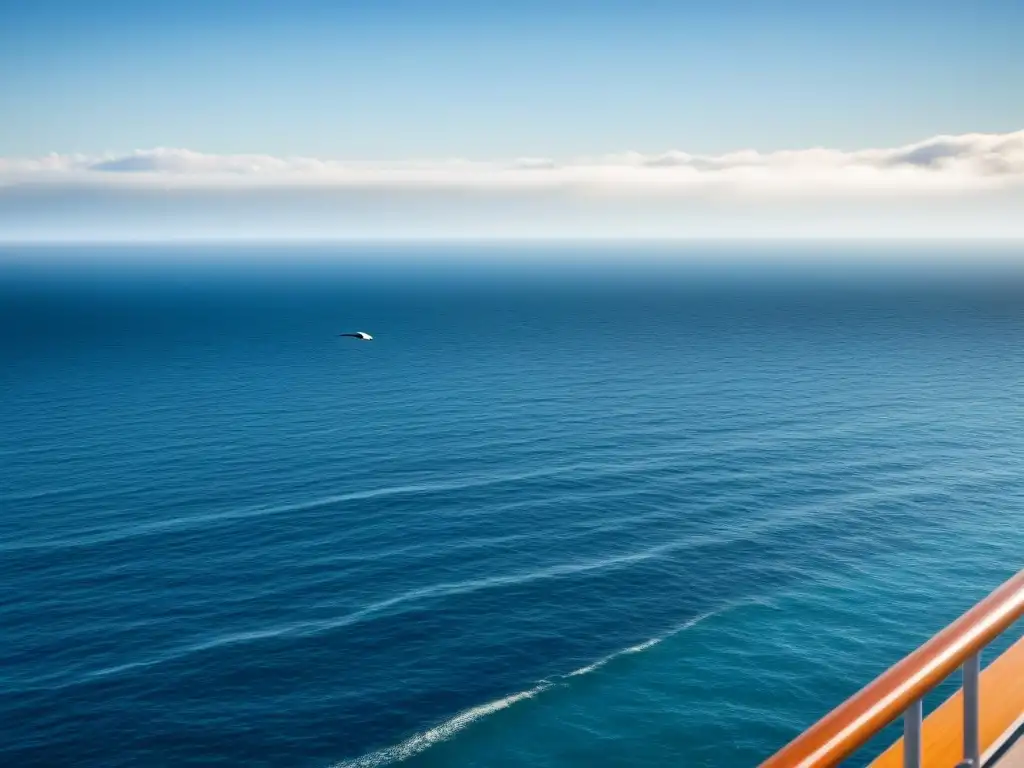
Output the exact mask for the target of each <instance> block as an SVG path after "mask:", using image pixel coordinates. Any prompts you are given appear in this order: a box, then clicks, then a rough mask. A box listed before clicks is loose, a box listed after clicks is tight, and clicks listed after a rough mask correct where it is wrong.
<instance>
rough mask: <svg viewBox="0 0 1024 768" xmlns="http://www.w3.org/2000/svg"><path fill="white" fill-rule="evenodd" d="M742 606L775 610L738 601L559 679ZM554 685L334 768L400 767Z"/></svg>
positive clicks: (459, 717) (469, 713)
mask: <svg viewBox="0 0 1024 768" xmlns="http://www.w3.org/2000/svg"><path fill="white" fill-rule="evenodd" d="M741 605H767V606H772V605H773V603H772V602H771V601H770V600H766V599H764V598H756V597H755V598H749V599H746V600H738V601H736V602H734V603H729V604H727V605H723V606H722V607H721V608H718V609H716V610H713V611H708V612H707V613H702V614H700V615H698V616H694V617H693V618H690V619H687V620H686V621H684V622H683V623H682V624H680V625H679V626H677V627H674V628H672V629H670V630H669V631H668V632H665V633H664V634H662V635H659V636H658V637H652V638H651V639H650V640H645V641H644V642H642V643H637V644H636V645H631V646H630V647H629V648H623V649H622V650H621V651H616V652H615V653H611V654H608V655H607V656H605V657H604V658H602V659H598V660H597V661H595V662H594V663H593V664H588V665H587V666H585V667H580V668H579V669H577V670H575V671H573V672H570V673H569V674H567V675H565V676H564V678H560V679H563V680H568V679H569V678H572V677H579V676H581V675H587V674H590V673H591V672H593V671H595V670H597V669H600V668H601V667H603V666H605V665H606V664H608V663H609V662H611V661H612V660H614V659H617V658H619V657H620V656H628V655H630V654H634V653H642V652H643V651H646V650H647V649H649V648H653V647H654V646H655V645H657V644H658V643H661V642H663V641H665V640H667V639H669V638H670V637H673V636H674V635H678V634H679V633H680V632H685V631H686V630H687V629H690V628H691V627H694V626H696V625H697V624H700V623H701V622H702V621H705V620H706V619H710V618H711V617H712V616H718V615H720V614H723V613H726V612H728V611H731V610H732V609H734V608H738V607H740V606H741ZM553 685H554V684H553V683H551V682H549V681H547V680H545V681H542V682H541V683H539V684H537V685H536V686H534V687H533V688H530V689H529V690H527V691H522V692H520V693H513V694H512V695H510V696H506V697H505V698H503V699H496V700H495V701H491V702H488V703H487V704H482V705H480V706H478V707H473V708H472V709H467V710H465V711H464V712H460V713H459V714H457V715H456V716H455V717H453V718H451V719H450V720H446V721H445V722H443V723H441V724H440V725H438V726H435V727H434V728H431V729H430V730H428V731H424V732H423V733H418V734H416V735H415V736H411V737H410V738H408V739H406V740H405V741H403V742H402V743H401V744H396V745H394V746H391V747H385V748H384V749H380V750H377V751H376V752H370V753H368V754H365V755H363V756H362V757H357V758H354V759H351V760H343V761H341V762H340V763H335V764H334V765H333V766H332V767H331V768H381V767H382V766H386V765H391V764H393V763H400V762H402V761H403V760H408V759H409V758H410V757H413V756H414V755H418V754H419V753H421V752H423V751H424V750H427V749H429V748H430V747H432V746H434V745H435V744H439V743H440V742H442V741H447V740H448V739H450V738H451V737H452V736H454V735H455V734H456V733H458V732H459V731H461V730H462V729H463V728H466V727H467V726H469V725H470V724H472V723H473V722H475V721H477V720H479V719H480V718H483V717H487V716H488V715H491V714H493V713H495V712H498V711H500V710H502V709H507V708H508V707H511V706H512V705H513V704H515V703H516V702H519V701H523V700H525V699H532V698H533V697H534V696H536V695H538V694H539V693H543V692H544V691H546V690H547V689H549V688H551V687H552V686H553Z"/></svg>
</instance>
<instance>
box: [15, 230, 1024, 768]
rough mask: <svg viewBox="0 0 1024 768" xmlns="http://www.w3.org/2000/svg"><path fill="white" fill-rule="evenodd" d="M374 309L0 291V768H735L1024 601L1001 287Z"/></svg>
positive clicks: (333, 282)
mask: <svg viewBox="0 0 1024 768" xmlns="http://www.w3.org/2000/svg"><path fill="white" fill-rule="evenodd" d="M143 251H144V249H143ZM145 257H146V253H145V252H143V253H141V254H140V258H143V259H144V258H145ZM371 272H372V271H366V272H359V271H358V270H356V271H345V270H336V271H332V270H327V269H321V268H314V267H310V268H309V269H308V270H306V271H303V270H302V269H295V270H293V271H289V272H288V273H287V275H284V276H281V277H280V279H278V278H277V277H275V276H274V274H273V272H272V271H270V272H266V273H264V272H260V271H258V270H257V271H255V272H254V273H252V274H250V273H247V272H245V271H244V270H243V268H242V267H240V266H238V267H233V268H229V269H226V270H222V271H216V270H205V269H204V268H201V267H196V266H194V265H193V266H191V267H187V268H186V267H184V266H178V267H173V268H172V267H167V271H166V272H160V271H159V270H157V271H154V272H153V273H152V274H151V273H149V272H145V271H141V272H136V271H132V270H131V269H128V268H126V267H119V268H118V269H114V268H110V269H106V270H97V271H96V272H95V273H89V276H88V279H85V278H83V277H82V276H81V275H78V276H76V277H75V278H74V279H72V278H66V279H65V278H61V277H60V276H55V275H54V274H51V273H47V272H45V270H41V271H32V270H28V271H17V270H9V271H7V272H4V271H3V270H2V269H0V316H2V319H3V321H4V322H3V325H4V328H5V329H6V331H5V334H4V338H3V340H2V341H0V387H2V392H3V398H2V403H0V626H2V628H3V629H2V631H0V723H2V725H0V734H2V737H3V738H2V739H0V764H3V765H11V766H72V765H74V766H97V767H98V766H103V767H104V768H111V767H115V766H141V765H144V766H165V765H166V766H182V765H203V766H212V765H246V766H256V765H267V766H311V767H312V766H319V767H320V768H329V767H330V766H335V767H336V768H370V767H376V766H385V765H391V764H395V763H402V764H403V765H408V766H450V767H456V766H487V767H488V768H504V767H505V766H508V767H509V768H513V767H518V766H523V767H525V766H530V767H531V768H561V767H562V766H581V765H583V766H590V767H593V768H603V767H604V766H627V765H628V766H661V765H669V764H676V765H685V766H752V765H755V764H757V763H758V762H759V761H760V760H762V759H763V758H764V757H766V756H767V755H768V754H770V753H771V752H772V751H773V750H774V749H776V748H778V747H779V746H781V745H782V744H783V743H785V742H786V741H788V740H789V739H790V738H791V737H792V736H794V735H795V734H796V733H798V732H799V731H800V730H801V729H802V728H804V727H806V726H807V725H808V724H810V723H811V722H812V721H813V720H815V719H816V718H817V717H819V716H820V715H822V714H823V713H824V712H826V711H827V710H828V709H829V708H831V707H832V706H833V705H834V704H836V703H838V702H839V701H841V700H842V699H843V698H844V697H846V696H847V695H849V694H851V693H852V692H854V691H855V690H856V689H857V688H859V687H860V686H861V685H863V684H864V683H866V682H868V681H869V680H870V679H871V678H872V677H873V676H875V675H876V674H878V673H879V672H881V671H882V670H884V669H885V668H886V667H887V666H888V665H890V664H891V663H893V662H894V661H896V660H897V659H898V658H899V657H901V656H902V655H903V654H905V653H907V652H908V651H910V650H912V649H913V648H914V647H915V646H916V645H917V644H918V643H920V642H921V641H923V640H924V639H926V638H927V637H928V636H929V635H931V634H932V633H934V632H935V631H937V630H938V629H939V628H941V627H942V626H943V625H944V624H945V623H947V622H948V621H950V620H951V619H953V618H955V617H956V616H957V615H958V614H959V613H960V612H962V611H963V610H965V609H966V608H968V607H969V606H970V605H972V604H973V603H974V602H975V601H976V600H978V599H979V598H980V597H982V596H983V595H985V594H986V593H987V592H988V591H990V590H991V589H992V588H994V587H995V586H997V585H998V584H999V583H1000V582H1001V581H1002V580H1004V579H1005V578H1007V577H1008V576H1010V575H1011V574H1013V573H1014V572H1016V571H1017V570H1018V569H1019V568H1020V567H1021V554H1022V552H1024V472H1022V469H1024V406H1022V403H1024V344H1022V343H1021V339H1024V280H1020V279H1017V280H1008V281H1002V282H1000V283H999V284H998V285H993V284H991V283H943V284H941V285H939V284H929V285H927V286H923V285H916V284H914V283H912V282H909V283H905V284H902V283H901V284H899V285H898V286H897V285H889V286H888V287H885V286H883V287H881V288H880V287H879V286H878V285H876V284H874V283H870V282H864V283H857V284H855V285H848V284H844V283H841V282H838V281H832V282H827V281H825V282H822V281H817V282H815V281H804V282H801V281H794V282H793V283H792V284H781V283H780V284H772V285H771V286H766V285H760V284H757V283H750V284H746V283H744V284H739V283H733V282H729V281H728V280H723V281H718V282H715V281H704V282H701V281H700V280H698V279H697V278H694V277H693V276H692V275H687V274H685V273H682V272H675V271H672V270H669V269H667V268H665V271H664V272H662V273H659V274H658V276H657V279H651V280H647V281H645V280H641V279H637V280H632V281H615V280H609V281H606V282H601V281H596V280H591V281H582V282H574V281H573V280H572V279H568V278H564V276H563V278H560V279H558V280H556V279H553V278H552V279H550V280H546V281H541V282H531V280H527V279H523V280H519V281H517V280H506V279H504V278H501V277H500V276H497V277H496V276H494V275H490V276H487V275H481V276H479V279H476V280H470V279H462V280H448V279H447V278H445V277H444V276H443V275H442V276H439V277H437V278H436V279H433V280H426V279H423V278H422V275H421V274H420V273H417V276H416V278H415V279H413V278H408V279H403V277H402V273H401V271H396V272H395V273H388V274H385V275H380V274H376V273H372V274H371ZM537 279H538V280H541V279H540V278H537ZM351 330H368V331H370V332H371V333H373V334H374V336H375V338H376V340H375V341H374V342H373V343H370V344H366V343H360V342H355V341H352V340H350V339H338V338H337V337H336V336H335V334H336V333H338V332H341V331H351ZM998 647H999V646H998V645H997V646H996V649H998ZM951 684H952V683H951ZM948 687H949V686H948V685H947V686H946V687H945V688H944V689H943V691H948ZM941 693H942V691H940V692H939V694H936V696H935V697H932V698H934V699H935V701H937V700H938V699H939V698H941ZM935 701H932V700H931V699H930V700H929V706H932V705H934V703H935ZM883 742H884V739H879V740H877V741H876V743H875V744H873V745H872V747H871V748H870V749H868V750H867V751H866V752H865V753H864V755H863V756H862V758H861V759H866V756H868V755H870V753H871V750H872V749H874V750H877V748H878V746H880V745H881V744H882V743H883Z"/></svg>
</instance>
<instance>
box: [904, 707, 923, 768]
mask: <svg viewBox="0 0 1024 768" xmlns="http://www.w3.org/2000/svg"><path fill="white" fill-rule="evenodd" d="M923 719H924V707H923V701H922V700H921V699H918V700H917V701H915V702H914V703H913V704H911V705H910V706H909V707H907V711H906V712H904V713H903V768H921V721H922V720H923Z"/></svg>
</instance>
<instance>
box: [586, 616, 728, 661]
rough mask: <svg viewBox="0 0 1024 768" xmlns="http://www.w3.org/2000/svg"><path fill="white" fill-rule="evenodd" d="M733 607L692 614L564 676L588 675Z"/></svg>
mask: <svg viewBox="0 0 1024 768" xmlns="http://www.w3.org/2000/svg"><path fill="white" fill-rule="evenodd" d="M733 607H735V606H733V605H729V606H726V607H724V608H719V609H718V610H715V611H708V612H707V613H702V614H700V615H699V616H694V617H693V618H692V619H687V620H686V621H684V622H683V623H682V624H680V625H679V626H678V627H675V628H674V629H671V630H669V631H668V632H666V633H665V634H664V635H660V636H658V637H652V638H651V639H650V640H645V641H644V642H642V643H638V644H636V645H631V646H630V647H629V648H623V649H622V650H621V651H616V652H615V653H609V654H608V655H607V656H605V657H604V658H603V659H598V660H597V661H595V662H594V663H593V664H588V665H587V666H585V667H580V668H579V669H577V670H575V671H573V672H570V673H569V674H568V675H566V677H579V676H580V675H589V674H590V673H591V672H593V671H595V670H597V669H600V668H601V667H603V666H604V665H605V664H607V663H608V662H610V661H612V660H614V659H617V658H619V657H620V656H628V655H630V654H633V653H642V652H643V651H646V650H647V649H648V648H653V647H654V646H656V645H657V644H658V643H660V642H662V641H663V640H667V639H668V638H670V637H672V636H673V635H677V634H679V633H680V632H683V631H685V630H687V629H689V628H690V627H694V626H696V625H697V624H700V623H701V622H702V621H704V620H705V619H710V618H711V617H712V616H716V615H718V614H720V613H723V612H725V611H727V610H729V608H733Z"/></svg>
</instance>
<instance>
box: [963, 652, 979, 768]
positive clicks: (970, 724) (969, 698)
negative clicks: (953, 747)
mask: <svg viewBox="0 0 1024 768" xmlns="http://www.w3.org/2000/svg"><path fill="white" fill-rule="evenodd" d="M963 672H964V763H968V761H970V762H969V764H970V765H971V767H972V768H981V739H980V737H979V728H980V722H981V721H980V716H981V714H980V713H981V690H980V682H981V652H980V651H979V652H978V653H976V654H974V655H973V656H971V657H970V658H968V659H967V660H966V661H964V667H963Z"/></svg>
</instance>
